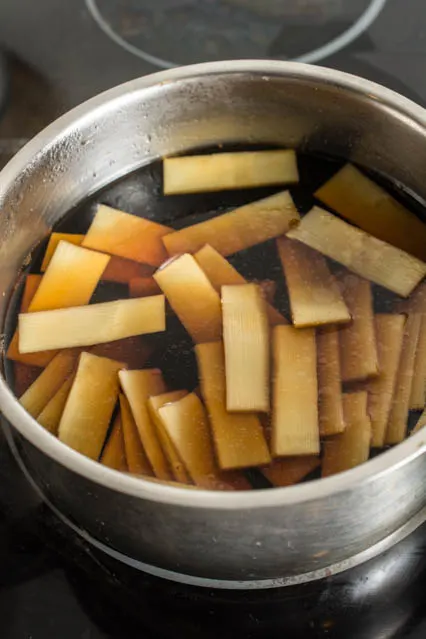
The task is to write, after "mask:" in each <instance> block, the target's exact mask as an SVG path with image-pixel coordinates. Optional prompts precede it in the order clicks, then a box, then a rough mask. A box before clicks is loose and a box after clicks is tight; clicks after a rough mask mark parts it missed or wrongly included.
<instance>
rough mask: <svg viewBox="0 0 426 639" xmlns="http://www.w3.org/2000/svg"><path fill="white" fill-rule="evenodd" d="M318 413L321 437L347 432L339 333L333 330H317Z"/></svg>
mask: <svg viewBox="0 0 426 639" xmlns="http://www.w3.org/2000/svg"><path fill="white" fill-rule="evenodd" d="M317 365H318V413H319V425H320V435H321V436H322V437H326V436H328V435H337V434H338V433H342V432H343V431H344V430H345V421H344V418H343V402H342V378H341V373H340V353H339V333H338V331H337V330H336V329H333V328H322V329H318V330H317Z"/></svg>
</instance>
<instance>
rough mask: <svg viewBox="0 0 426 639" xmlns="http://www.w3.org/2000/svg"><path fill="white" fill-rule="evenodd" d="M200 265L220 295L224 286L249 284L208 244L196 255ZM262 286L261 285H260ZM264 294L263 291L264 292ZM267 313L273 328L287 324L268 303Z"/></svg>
mask: <svg viewBox="0 0 426 639" xmlns="http://www.w3.org/2000/svg"><path fill="white" fill-rule="evenodd" d="M194 258H195V260H196V261H197V263H198V265H199V266H200V267H201V268H202V269H203V271H204V273H205V274H206V275H207V277H208V279H209V280H210V283H211V284H212V286H213V288H214V289H215V290H216V291H217V292H218V293H219V294H220V293H221V290H222V286H232V285H235V284H247V280H246V279H245V278H244V277H243V276H242V275H240V273H238V271H237V269H235V268H234V267H233V266H232V264H230V263H229V262H228V260H227V259H225V258H224V257H223V256H222V255H221V254H220V253H218V252H217V251H216V249H214V248H213V247H212V246H210V245H209V244H206V245H205V246H203V248H202V249H200V250H199V251H197V253H195V255H194ZM259 285H260V286H261V284H259ZM262 292H263V291H262ZM266 312H267V314H268V319H269V323H270V324H271V325H272V326H275V325H277V324H287V320H286V319H285V317H283V316H282V315H281V313H279V312H278V311H277V310H276V309H275V308H274V307H273V306H272V305H271V304H269V303H268V302H266Z"/></svg>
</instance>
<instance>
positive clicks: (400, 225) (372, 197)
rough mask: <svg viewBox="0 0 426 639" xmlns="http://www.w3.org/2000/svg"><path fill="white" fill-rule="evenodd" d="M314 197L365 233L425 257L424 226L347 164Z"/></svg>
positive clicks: (413, 215)
mask: <svg viewBox="0 0 426 639" xmlns="http://www.w3.org/2000/svg"><path fill="white" fill-rule="evenodd" d="M315 196H316V197H317V198H318V199H319V200H321V201H322V202H324V203H325V204H326V205H327V206H329V207H331V208H332V209H334V210H335V211H337V213H339V214H340V215H341V216H342V217H345V218H346V219H347V220H349V222H352V223H353V224H356V226H359V227H360V228H362V229H363V230H364V231H366V232H367V233H370V234H371V235H374V236H375V237H378V238H379V239H381V240H383V241H384V242H388V243H389V244H393V246H397V247H398V248H400V249H402V250H403V251H406V252H407V253H411V254H412V255H415V256H416V257H418V258H419V259H421V260H426V225H425V224H424V223H423V222H422V221H421V220H419V219H418V218H417V217H416V215H415V214H414V213H412V212H411V211H409V210H408V209H406V208H405V207H404V206H403V205H402V204H400V203H399V202H397V201H396V200H395V199H394V198H393V197H392V196H391V195H389V193H387V192H386V191H385V190H384V189H382V187H380V186H379V185H378V184H376V183H375V182H373V181H372V180H370V179H369V178H368V177H366V176H365V175H364V174H363V173H361V172H360V171H358V169H356V168H355V167H354V166H352V165H351V164H347V165H346V166H344V167H343V168H342V169H341V170H340V171H338V172H337V173H336V175H334V176H333V177H332V178H331V179H330V180H329V181H328V182H326V183H325V184H324V185H323V186H322V187H321V188H320V189H319V190H318V191H317V192H316V193H315Z"/></svg>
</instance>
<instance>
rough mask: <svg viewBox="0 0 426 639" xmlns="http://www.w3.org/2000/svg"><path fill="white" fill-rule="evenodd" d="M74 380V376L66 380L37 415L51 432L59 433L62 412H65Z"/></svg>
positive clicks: (44, 426) (40, 421)
mask: <svg viewBox="0 0 426 639" xmlns="http://www.w3.org/2000/svg"><path fill="white" fill-rule="evenodd" d="M73 381H74V380H73V378H72V377H71V378H68V379H67V380H65V382H64V383H63V384H62V386H61V387H60V389H59V390H58V391H57V392H56V393H55V395H53V397H52V398H51V399H50V400H49V401H48V403H47V404H46V406H45V407H44V408H43V410H42V411H41V413H40V415H39V416H38V417H37V421H38V423H39V424H41V426H43V428H45V429H46V430H48V431H49V433H52V435H57V434H58V428H59V423H60V421H61V417H62V413H63V412H64V408H65V404H66V403H67V399H68V395H69V394H70V390H71V386H72V384H73Z"/></svg>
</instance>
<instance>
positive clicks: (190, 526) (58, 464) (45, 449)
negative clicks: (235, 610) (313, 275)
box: [0, 61, 426, 587]
mask: <svg viewBox="0 0 426 639" xmlns="http://www.w3.org/2000/svg"><path fill="white" fill-rule="evenodd" d="M235 142H246V143H247V142H250V143H273V144H279V145H284V146H289V147H295V148H299V149H303V150H305V151H312V152H322V153H324V152H325V153H328V154H332V155H337V156H341V157H344V158H350V159H352V160H354V161H357V162H360V163H361V164H363V165H364V166H367V167H370V168H371V169H374V170H375V171H378V172H381V173H382V174H384V175H387V176H389V177H391V178H392V179H393V180H394V181H396V182H400V183H402V184H403V185H404V186H405V187H406V188H408V189H411V190H412V191H413V192H415V193H416V194H418V195H419V196H420V197H421V198H423V199H426V180H425V179H424V170H425V169H424V167H425V166H426V112H425V111H424V110H423V109H422V108H420V107H419V106H417V105H415V104H413V103H411V102H409V101H408V100H406V99H405V98H403V97H401V96H399V95H397V94H395V93H393V92H391V91H389V90H387V89H384V88H383V87H380V86H378V85H375V84H372V83H370V82H368V81H365V80H361V79H359V78H356V77H353V76H349V75H346V74H343V73H338V72H335V71H332V70H328V69H322V68H318V67H313V66H304V65H298V64H292V63H283V62H269V61H261V62H260V61H259V62H256V61H243V62H226V63H214V64H204V65H197V66H193V67H187V68H182V69H175V70H172V71H167V72H164V73H159V74H156V75H153V76H149V77H144V78H141V79H138V80H135V81H132V82H130V83H128V84H125V85H123V86H120V87H118V88H116V89H113V90H111V91H108V92H107V93H104V94H102V95H100V96H98V97H96V98H94V99H92V100H90V101H89V102H87V103H85V104H83V105H82V106H80V107H78V108H77V109H75V110H73V111H72V112H70V113H69V114H67V115H65V116H64V117H62V118H61V119H59V120H58V121H57V122H55V123H54V124H52V125H51V126H50V127H49V128H47V129H46V130H45V131H43V132H42V133H41V134H39V135H38V136H37V137H36V138H35V139H34V140H32V141H31V142H30V143H29V144H28V145H27V146H26V147H25V148H24V149H23V150H22V151H21V152H20V153H18V155H17V156H16V157H15V158H14V159H13V160H12V161H11V162H10V164H9V165H8V166H7V167H6V168H5V169H4V170H3V171H2V172H1V173H0V209H1V210H2V215H1V216H0V293H1V295H0V300H1V303H0V312H1V319H2V321H3V320H4V316H5V311H6V308H7V300H8V296H9V293H10V291H11V288H12V286H13V284H14V282H15V280H16V275H17V272H18V270H19V268H20V266H21V264H22V262H23V260H24V258H25V257H26V256H27V255H28V253H29V252H30V250H31V248H32V247H34V246H35V245H36V244H37V242H38V241H39V240H41V238H42V237H44V236H45V235H46V233H47V232H48V231H49V230H50V229H51V228H52V226H53V225H54V224H55V223H56V222H57V221H58V220H59V219H60V218H61V217H62V216H63V215H64V214H65V213H66V212H67V211H68V210H69V209H70V208H72V207H73V206H74V205H75V204H76V203H78V202H79V201H81V200H82V199H84V198H86V197H87V196H88V195H89V194H90V193H93V192H95V191H97V190H98V189H100V188H101V187H103V186H105V185H107V184H109V183H110V182H112V181H114V180H116V179H117V178H119V177H121V176H123V175H126V174H127V173H129V172H130V171H132V170H134V169H136V168H138V167H140V166H142V165H144V164H147V163H149V162H151V161H153V160H155V159H158V158H159V157H161V156H163V155H168V154H174V153H178V152H182V151H185V150H188V149H194V148H197V147H205V146H207V145H211V144H215V143H235ZM0 407H1V410H2V412H3V414H4V416H5V419H7V420H8V422H9V423H10V424H11V425H12V429H11V433H12V434H13V437H14V439H15V441H17V443H18V446H19V448H20V450H21V454H22V456H23V458H24V460H25V464H26V466H27V468H28V469H29V470H30V473H31V474H32V476H33V478H34V479H35V480H36V482H37V484H38V485H39V486H40V487H41V488H42V490H43V491H44V493H45V494H46V495H47V496H48V498H49V499H50V501H51V502H52V503H53V504H54V505H55V506H56V507H57V508H58V510H60V511H61V512H62V513H64V514H65V515H66V516H67V517H68V518H69V519H71V520H72V521H74V522H76V524H77V525H78V526H79V527H80V528H82V529H84V530H85V531H87V533H89V534H90V535H91V536H92V537H93V538H94V539H95V540H98V541H99V542H101V543H103V544H105V546H106V547H108V548H110V549H114V550H116V551H118V552H120V553H123V554H125V555H127V556H128V557H131V558H132V559H135V560H137V561H139V562H143V563H144V564H147V565H149V566H150V568H147V569H149V570H152V571H154V572H156V571H157V572H158V571H160V573H159V574H165V575H167V576H169V577H171V578H176V579H183V580H185V579H186V580H189V581H191V580H192V581H195V582H197V583H205V584H210V585H211V583H213V582H210V581H208V580H216V581H215V582H214V583H216V584H217V585H222V586H229V587H254V586H257V587H262V586H263V587H265V586H273V585H280V584H282V583H286V580H287V581H288V580H290V581H296V580H303V579H307V578H312V577H315V576H320V575H322V574H325V573H326V571H327V569H328V568H329V567H330V566H333V567H335V566H336V564H339V565H340V566H345V565H347V564H345V563H343V564H342V563H341V562H345V561H346V560H350V558H351V557H354V556H355V555H359V553H361V555H359V557H360V558H362V557H366V556H367V555H368V552H367V554H365V551H366V550H367V549H368V548H372V547H373V548H375V549H376V550H375V551H378V550H379V549H380V548H382V547H383V546H384V545H386V543H391V542H392V541H393V540H394V539H396V538H397V537H398V534H400V529H401V528H402V527H404V525H407V522H409V521H410V520H413V521H416V522H419V521H421V520H422V519H423V515H422V514H420V515H419V513H420V511H421V510H422V508H423V507H424V506H425V505H426V456H425V455H424V452H425V450H426V432H425V433H424V434H423V433H422V432H420V433H418V434H417V435H416V436H414V437H411V438H410V440H409V441H407V442H405V443H403V444H402V445H400V446H398V447H396V448H395V449H393V450H391V451H389V452H387V453H385V454H383V455H381V456H379V457H377V458H375V459H373V460H371V461H369V462H368V463H367V464H364V465H363V466H361V467H359V468H357V469H354V470H352V471H349V472H347V473H343V474H341V475H338V476H335V477H332V478H328V479H324V480H318V481H313V482H310V483H307V484H302V485H299V486H295V487H291V488H284V489H274V490H268V491H262V490H261V491H254V492H247V493H236V494H232V493H226V494H222V493H214V492H206V491H198V490H197V491H194V490H185V489H178V488H172V487H168V486H162V485H159V484H154V483H150V482H147V481H144V480H142V479H138V478H134V477H130V476H127V475H122V474H119V473H117V472H115V471H113V470H110V469H108V468H105V467H103V466H101V465H99V464H97V463H95V462H92V461H90V460H89V459H86V458H84V457H82V456H80V455H79V454H78V453H76V452H74V451H73V450H71V449H69V448H67V447H66V446H64V445H63V444H61V443H60V442H59V441H58V440H57V439H55V438H54V437H52V436H51V435H50V434H49V433H47V432H45V431H44V430H43V429H42V428H40V427H39V426H38V425H37V423H36V422H35V421H34V420H33V419H32V418H31V417H30V416H29V415H28V414H27V413H26V412H25V411H24V410H23V409H22V408H21V406H20V405H19V403H18V402H17V401H16V399H15V397H14V396H13V394H12V392H11V391H10V390H9V388H8V387H7V385H6V382H5V380H4V378H3V377H2V378H1V379H0ZM398 531H399V532H398ZM362 553H364V554H362ZM163 570H164V571H167V572H165V573H163V572H161V571H163Z"/></svg>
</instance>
